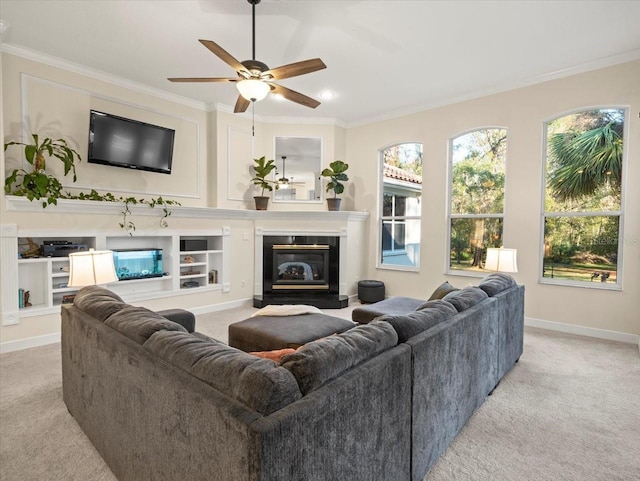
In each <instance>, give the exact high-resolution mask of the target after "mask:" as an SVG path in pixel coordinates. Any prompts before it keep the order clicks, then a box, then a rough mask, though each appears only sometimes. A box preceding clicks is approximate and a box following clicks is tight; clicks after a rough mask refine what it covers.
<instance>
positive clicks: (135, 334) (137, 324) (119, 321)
mask: <svg viewBox="0 0 640 481" xmlns="http://www.w3.org/2000/svg"><path fill="white" fill-rule="evenodd" d="M104 323H105V324H106V325H107V326H109V327H111V328H113V329H115V330H116V331H118V332H120V333H122V334H124V335H125V336H127V337H128V338H129V339H131V340H132V341H135V342H137V343H138V344H144V343H145V341H146V340H147V339H149V338H150V337H151V335H152V334H153V333H154V332H156V331H181V332H187V330H186V329H185V328H184V327H182V326H181V325H180V324H178V323H176V322H173V321H170V320H169V319H166V318H164V317H162V316H161V315H160V314H157V313H155V312H153V311H150V310H149V309H145V308H144V307H134V306H127V307H125V308H123V309H120V310H119V311H118V312H116V313H115V314H113V315H111V316H110V317H109V318H108V319H107V320H106V321H105V322H104Z"/></svg>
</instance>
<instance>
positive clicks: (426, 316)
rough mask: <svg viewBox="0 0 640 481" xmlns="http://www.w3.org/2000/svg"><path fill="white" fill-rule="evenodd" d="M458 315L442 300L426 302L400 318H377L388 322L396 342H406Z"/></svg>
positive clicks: (389, 316)
mask: <svg viewBox="0 0 640 481" xmlns="http://www.w3.org/2000/svg"><path fill="white" fill-rule="evenodd" d="M457 313H458V311H457V310H456V308H455V307H453V305H452V304H451V303H449V302H446V301H442V300H439V299H437V300H434V301H427V302H425V303H423V304H422V305H420V307H419V309H416V311H415V312H412V313H410V314H406V315H402V316H392V315H386V316H382V317H380V318H378V319H379V320H380V321H385V322H388V323H389V324H391V325H392V326H393V328H394V329H395V331H396V333H397V334H398V342H406V341H407V339H409V338H411V337H413V336H415V335H416V334H418V333H420V332H422V331H426V330H427V329H429V328H430V327H433V326H435V325H436V324H439V323H441V322H442V321H446V320H447V319H449V318H450V317H453V316H455V315H456V314H457Z"/></svg>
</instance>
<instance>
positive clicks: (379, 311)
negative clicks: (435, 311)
mask: <svg viewBox="0 0 640 481" xmlns="http://www.w3.org/2000/svg"><path fill="white" fill-rule="evenodd" d="M424 302H425V301H424V299H414V298H412V297H390V298H388V299H385V300H384V301H380V302H376V303H375V304H371V305H368V306H362V307H357V308H355V309H354V310H353V312H352V313H351V319H353V320H354V322H359V323H361V324H366V323H367V322H371V321H373V320H374V319H375V318H376V317H379V316H383V315H385V314H390V315H396V316H400V315H403V314H409V313H410V312H413V311H415V310H416V308H417V307H418V306H420V305H422V304H424Z"/></svg>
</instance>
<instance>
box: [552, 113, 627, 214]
mask: <svg viewBox="0 0 640 481" xmlns="http://www.w3.org/2000/svg"><path fill="white" fill-rule="evenodd" d="M549 132H550V133H549V136H548V166H547V169H548V176H547V186H548V195H547V197H549V196H551V197H553V199H554V200H556V201H558V202H570V201H578V202H582V201H585V200H588V199H590V198H593V197H594V196H596V198H600V200H602V201H605V200H604V197H610V196H613V197H614V198H616V199H617V200H618V201H619V197H620V183H621V182H622V148H623V112H622V111H619V110H613V111H612V110H596V111H588V112H583V113H581V114H575V115H571V116H567V117H563V118H562V119H558V121H554V122H551V123H550V124H549ZM603 194H604V195H603ZM618 204H619V202H618ZM547 210H548V209H547Z"/></svg>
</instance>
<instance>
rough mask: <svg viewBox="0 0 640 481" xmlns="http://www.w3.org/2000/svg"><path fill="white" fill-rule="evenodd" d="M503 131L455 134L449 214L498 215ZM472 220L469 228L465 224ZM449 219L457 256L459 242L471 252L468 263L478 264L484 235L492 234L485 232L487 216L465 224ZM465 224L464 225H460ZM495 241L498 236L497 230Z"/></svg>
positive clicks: (501, 193) (502, 176)
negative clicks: (465, 240) (464, 244)
mask: <svg viewBox="0 0 640 481" xmlns="http://www.w3.org/2000/svg"><path fill="white" fill-rule="evenodd" d="M506 141H507V132H506V130H504V129H481V130H476V131H474V132H471V133H469V134H466V135H464V136H461V137H458V138H457V139H456V140H455V141H454V144H453V149H454V155H453V170H452V192H451V194H452V196H451V212H452V213H453V214H475V215H479V214H501V213H502V211H503V205H504V182H505V170H504V169H505V157H506ZM471 222H472V223H473V229H470V228H469V224H470V223H471ZM454 224H456V223H454V222H452V226H451V227H452V234H451V235H452V240H455V243H454V244H452V248H453V250H454V252H455V253H456V259H460V258H461V257H462V254H461V252H460V249H461V245H462V242H463V238H462V235H465V236H467V246H468V247H467V248H468V249H469V253H470V255H473V261H472V264H471V265H472V266H475V267H482V258H483V254H484V249H485V245H486V243H487V239H488V238H492V239H493V238H494V237H495V236H496V233H495V232H493V230H494V229H493V227H492V229H490V230H491V232H488V231H487V219H486V218H484V217H475V218H473V219H469V222H468V223H460V222H458V223H457V225H458V227H459V228H458V229H456V228H454ZM462 225H465V228H462V229H461V230H459V229H460V228H461V226H462ZM497 235H498V240H497V242H498V244H500V241H501V239H502V234H501V231H500V232H499V233H497Z"/></svg>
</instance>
